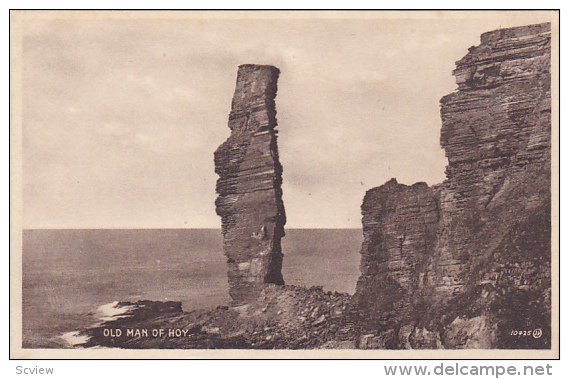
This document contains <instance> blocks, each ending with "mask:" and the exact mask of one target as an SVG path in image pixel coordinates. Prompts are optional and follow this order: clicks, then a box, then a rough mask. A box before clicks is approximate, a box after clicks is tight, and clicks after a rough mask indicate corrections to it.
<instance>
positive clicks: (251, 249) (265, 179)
mask: <svg viewBox="0 0 569 379" xmlns="http://www.w3.org/2000/svg"><path fill="white" fill-rule="evenodd" d="M278 76H279V70H278V69H277V68H276V67H273V66H258V65H242V66H239V70H238V73H237V83H236V86H235V94H234V96H233V102H232V104H231V113H230V114H229V129H231V135H230V136H229V138H228V139H227V141H225V142H224V143H223V144H222V145H221V146H219V148H218V149H217V151H216V152H215V171H216V173H217V174H218V175H219V179H218V181H217V193H218V194H219V197H218V198H217V201H216V211H217V214H218V215H219V216H221V220H222V233H223V239H224V252H225V255H226V256H227V264H228V277H229V288H230V289H229V294H230V296H231V298H232V299H233V305H241V304H246V303H248V302H250V301H252V300H254V299H255V298H256V297H257V296H258V295H259V293H260V292H261V290H262V289H263V286H264V285H265V284H266V283H273V284H284V281H283V277H282V274H281V267H282V257H283V255H282V252H281V238H282V237H283V236H284V224H285V222H286V217H285V210H284V205H283V201H282V190H281V183H282V166H281V164H280V162H279V154H278V149H277V131H276V126H277V120H276V110H275V101H274V99H275V96H276V93H277V79H278Z"/></svg>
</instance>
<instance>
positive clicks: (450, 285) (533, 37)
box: [354, 24, 551, 349]
mask: <svg viewBox="0 0 569 379" xmlns="http://www.w3.org/2000/svg"><path fill="white" fill-rule="evenodd" d="M550 60H551V33H550V25H549V24H539V25H529V26H522V27H515V28H509V29H500V30H495V31H492V32H488V33H484V34H483V35H482V36H481V39H480V44H479V45H478V46H475V47H471V48H470V49H469V52H468V54H467V55H466V56H465V57H464V58H462V59H461V60H459V61H458V62H456V69H455V70H454V72H453V74H454V76H455V78H456V82H457V85H458V88H457V90H456V91H455V92H453V93H451V94H449V95H447V96H444V97H443V98H442V99H441V119H442V129H441V138H440V141H441V146H442V148H443V149H444V150H445V154H446V157H447V158H448V165H447V168H446V176H447V179H446V180H445V181H444V182H443V183H441V184H438V185H435V186H432V187H429V186H427V185H426V184H425V183H417V184H414V185H412V186H405V185H402V184H398V183H397V181H396V180H391V181H389V182H388V183H386V184H384V185H382V186H380V187H376V188H373V189H371V190H369V191H368V192H367V194H366V196H365V199H364V202H363V205H362V214H363V219H362V221H363V230H364V239H365V240H364V243H363V246H362V250H361V254H362V264H361V271H362V276H361V277H360V279H359V281H358V285H357V290H356V294H355V296H354V301H355V303H356V307H355V308H356V309H357V311H358V312H359V314H360V318H361V320H360V324H359V325H360V326H361V328H362V331H361V334H362V336H365V338H362V339H361V341H362V343H361V345H360V347H363V348H392V349H403V348H414V349H421V348H422V349H425V348H432V349H434V348H445V349H460V348H483V349H499V348H510V349H548V348H549V347H550V346H551V292H550V288H551V224H550V217H551V169H550V165H551V93H550V88H551V61H550ZM516 330H532V333H533V337H528V338H520V337H518V336H517V334H516V333H514V332H512V331H516Z"/></svg>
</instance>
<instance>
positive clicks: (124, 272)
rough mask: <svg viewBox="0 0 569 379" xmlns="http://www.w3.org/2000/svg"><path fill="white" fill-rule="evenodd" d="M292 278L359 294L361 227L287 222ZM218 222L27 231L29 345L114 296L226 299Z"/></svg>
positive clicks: (83, 319) (84, 318)
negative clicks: (290, 224)
mask: <svg viewBox="0 0 569 379" xmlns="http://www.w3.org/2000/svg"><path fill="white" fill-rule="evenodd" d="M286 233H287V235H286V237H285V238H284V239H283V252H284V254H285V257H284V264H283V265H284V267H283V275H284V278H285V281H286V282H287V284H298V285H306V286H313V285H321V286H323V287H324V289H326V290H335V291H341V292H349V293H353V291H354V289H355V284H356V280H357V278H358V276H359V261H360V257H359V249H360V245H361V241H362V232H361V230H357V229H292V230H291V229H288V230H287V231H286ZM221 238H222V237H221V233H220V231H219V230H214V229H164V230H149V229H144V230H118V229H117V230H108V229H107V230H104V229H103V230H101V229H99V230H25V231H24V232H23V343H24V347H55V346H58V344H60V340H59V338H58V336H60V335H61V334H62V333H64V332H68V331H71V330H75V329H77V328H80V327H83V326H85V325H88V324H89V323H90V314H91V313H92V312H93V311H94V310H95V309H96V308H97V307H98V306H100V305H102V304H107V303H110V302H113V301H116V300H121V301H122V300H130V301H136V300H139V299H148V300H175V301H182V304H183V307H184V309H185V310H191V309H196V308H203V307H211V306H216V305H219V304H223V303H226V302H227V301H228V300H229V297H228V295H227V279H226V267H225V257H224V255H223V253H222V239H221Z"/></svg>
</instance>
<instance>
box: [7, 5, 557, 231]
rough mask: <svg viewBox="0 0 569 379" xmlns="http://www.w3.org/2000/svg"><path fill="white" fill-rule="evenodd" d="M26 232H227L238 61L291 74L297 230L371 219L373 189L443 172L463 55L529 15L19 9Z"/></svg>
mask: <svg viewBox="0 0 569 379" xmlns="http://www.w3.org/2000/svg"><path fill="white" fill-rule="evenodd" d="M20 16H21V17H20V18H19V19H18V21H19V23H18V25H19V26H20V28H21V29H19V33H20V34H18V35H19V36H21V38H20V40H19V41H20V42H21V54H22V55H21V62H22V64H21V66H19V68H20V69H21V72H20V73H21V77H22V81H21V87H19V88H21V96H22V97H21V101H22V114H21V120H22V143H23V146H22V156H23V157H22V162H23V163H22V165H23V166H22V167H23V180H22V187H23V188H22V190H23V194H22V199H23V224H24V227H25V228H218V227H219V226H220V220H219V217H218V216H217V215H216V214H215V206H214V201H215V198H216V193H215V182H216V179H217V176H216V174H215V173H214V163H213V152H214V151H215V149H216V148H217V146H219V145H220V144H221V143H222V142H223V141H225V139H226V138H227V137H228V136H229V132H230V130H229V129H228V127H227V117H228V114H229V111H230V106H231V97H232V95H233V90H234V86H235V79H236V73H237V66H239V65H240V64H244V63H255V64H271V65H275V66H277V67H278V68H279V69H280V70H281V75H280V78H279V82H278V93H277V98H276V106H277V119H278V124H279V126H278V129H279V140H278V147H279V153H280V158H281V163H282V165H283V167H284V174H283V193H284V194H283V200H284V204H285V209H286V212H287V218H288V221H287V227H289V228H359V227H361V215H360V206H361V202H362V199H363V196H364V194H365V191H366V190H368V189H370V188H372V187H375V186H379V185H381V184H383V183H385V182H386V181H387V180H389V179H390V178H393V177H395V178H397V180H398V181H399V182H400V183H405V184H412V183H414V182H417V181H424V182H427V183H428V184H430V185H432V184H436V183H439V182H441V181H442V180H444V168H445V165H446V163H447V161H446V158H445V156H444V152H443V150H442V149H441V148H440V145H439V136H440V128H441V122H440V116H439V99H440V98H441V97H442V96H444V95H445V94H448V93H450V92H452V91H454V90H455V88H456V84H455V81H454V78H453V76H452V70H453V69H454V66H455V64H454V62H455V61H457V60H458V59H460V58H462V57H463V56H464V55H465V54H466V53H467V52H468V48H469V47H470V46H473V45H477V44H478V43H479V39H480V34H482V33H484V32H486V31H490V30H494V29H497V28H500V27H509V26H518V25H526V24H531V23H536V22H543V21H548V17H547V16H546V15H543V14H541V15H536V14H532V13H531V12H523V13H517V14H516V16H515V17H512V14H511V13H477V14H476V15H475V16H474V17H473V15H469V16H467V17H465V16H463V15H462V14H460V13H454V14H453V13H451V14H446V15H443V17H438V18H437V13H425V12H423V13H420V14H410V13H408V14H401V13H395V12H389V13H387V14H386V13H381V12H379V13H374V12H367V13H365V14H364V15H361V14H358V13H354V12H351V13H349V14H343V15H341V16H340V18H338V16H337V15H336V16H333V14H330V13H328V14H324V15H322V14H318V13H308V14H307V13H299V14H290V13H289V14H280V15H279V14H276V15H275V14H271V13H262V12H257V13H255V14H253V15H251V14H249V15H246V14H235V13H233V14H232V13H230V12H224V13H222V14H219V13H218V14H207V13H201V14H195V13H190V12H176V13H175V14H171V13H167V12H160V13H151V12H138V13H136V14H133V13H130V14H129V13H122V14H121V13H116V12H115V13H114V14H110V13H104V12H101V13H93V12H92V13H83V14H80V15H77V14H74V16H73V17H70V16H69V13H58V12H50V13H49V14H47V13H45V14H42V13H41V12H38V13H36V14H34V15H33V17H31V16H29V15H20Z"/></svg>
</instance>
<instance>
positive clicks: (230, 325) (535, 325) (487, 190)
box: [81, 24, 551, 349]
mask: <svg viewBox="0 0 569 379" xmlns="http://www.w3.org/2000/svg"><path fill="white" fill-rule="evenodd" d="M454 75H455V76H456V79H457V83H458V90H457V91H455V92H454V93H452V94H450V95H447V96H445V97H444V98H443V99H442V100H441V118H442V131H441V145H442V147H443V148H444V150H445V152H446V156H447V158H448V161H449V164H448V166H447V170H446V173H447V179H446V180H445V181H444V182H443V183H441V184H438V185H435V186H431V187H430V186H428V185H427V184H425V183H417V184H414V185H411V186H407V185H403V184H399V183H398V182H397V180H395V179H392V180H390V181H389V182H387V183H386V184H384V185H382V186H380V187H376V188H373V189H371V190H369V191H368V192H367V194H366V196H365V198H364V202H363V204H362V214H363V219H362V223H363V233H364V243H363V245H362V249H361V255H362V263H361V271H362V275H361V277H360V279H359V281H358V284H357V289H356V293H355V295H354V296H353V297H351V296H349V295H347V294H338V293H330V292H325V291H323V290H322V289H320V288H309V289H306V288H299V287H293V286H285V285H283V283H284V281H283V279H282V276H281V274H280V266H281V262H282V253H281V249H280V238H281V237H282V236H283V235H284V223H285V216H284V206H283V204H282V199H281V189H280V184H281V172H282V168H281V166H280V163H279V161H278V152H277V149H276V131H275V129H274V128H275V126H276V118H275V114H276V112H275V107H274V97H275V95H276V79H277V76H278V70H277V69H276V68H273V67H270V66H253V65H245V66H241V67H240V69H239V73H238V78H237V86H236V92H235V95H234V100H233V104H232V111H231V114H230V121H229V126H230V128H231V136H230V137H229V139H228V140H227V141H226V142H225V143H224V144H223V145H222V146H220V148H219V149H218V151H217V152H216V155H215V161H216V171H217V172H218V174H219V175H220V179H219V182H218V186H217V190H218V193H219V195H220V196H219V198H218V200H217V203H216V204H217V211H218V214H219V215H220V216H221V217H222V224H223V236H224V250H225V254H226V255H227V257H228V276H229V282H230V288H231V296H232V298H233V303H232V304H231V306H227V307H218V308H217V309H214V310H204V311H193V312H183V311H182V309H181V306H180V304H179V303H157V302H139V303H134V304H131V303H123V304H122V305H123V306H131V308H129V310H128V311H127V312H126V313H125V314H124V315H123V316H124V317H121V318H118V319H116V320H112V321H107V322H105V323H103V324H101V325H99V326H96V327H92V328H90V329H87V330H84V331H82V332H81V333H82V334H83V335H87V336H89V337H91V338H90V339H89V341H88V342H86V343H84V344H83V345H82V346H84V347H90V346H114V347H125V348H259V349H313V348H330V349H338V348H362V349H410V348H413V349H465V348H484V349H491V348H494V349H495V348H497V349H504V348H508V349H521V348H529V349H548V348H550V345H551V332H550V326H551V325H550V324H551V298H550V297H551V241H550V240H551V224H550V219H551V195H550V190H551V172H550V164H551V157H550V148H551V94H550V78H551V75H550V26H549V24H541V25H531V26H526V27H518V28H511V29H501V30H497V31H493V32H489V33H485V34H483V35H482V37H481V44H480V45H479V46H476V47H472V48H470V50H469V53H468V54H467V55H466V56H465V57H464V58H463V59H461V60H460V61H458V62H457V68H456V70H455V71H454ZM347 253H349V252H347ZM354 253H355V252H354ZM113 330H115V333H114V335H115V336H112V335H109V333H111V334H112V331H113ZM118 330H120V332H118ZM129 330H130V332H129ZM144 330H146V333H149V334H150V335H142V334H143V332H142V331H144ZM159 330H163V332H159ZM136 331H138V334H137V332H136ZM152 331H156V333H158V334H157V335H156V336H152ZM118 333H120V334H121V335H120V336H118ZM129 333H130V335H129ZM160 333H164V334H160ZM169 333H172V334H171V335H170V334H169ZM139 334H140V335H139Z"/></svg>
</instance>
